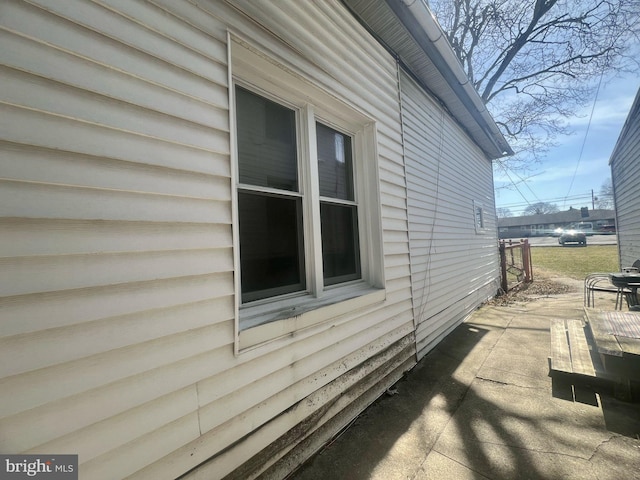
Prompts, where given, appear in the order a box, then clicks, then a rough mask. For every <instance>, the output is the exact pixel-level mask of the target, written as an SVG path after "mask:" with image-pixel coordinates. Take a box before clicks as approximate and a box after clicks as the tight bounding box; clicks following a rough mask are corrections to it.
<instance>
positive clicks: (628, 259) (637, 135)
mask: <svg viewBox="0 0 640 480" xmlns="http://www.w3.org/2000/svg"><path fill="white" fill-rule="evenodd" d="M610 164H611V181H612V184H613V190H614V195H615V207H616V229H617V232H618V249H619V251H620V268H624V267H628V266H630V265H633V263H634V262H635V261H636V260H638V259H640V195H638V185H639V182H640V168H638V165H639V164H640V94H637V95H636V99H635V101H634V103H633V106H632V107H631V110H630V112H629V116H628V117H627V120H626V122H625V125H624V127H623V129H622V133H621V134H620V138H619V139H618V142H617V144H616V147H615V149H614V152H613V153H612V155H611V160H610Z"/></svg>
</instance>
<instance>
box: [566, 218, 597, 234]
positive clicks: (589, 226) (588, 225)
mask: <svg viewBox="0 0 640 480" xmlns="http://www.w3.org/2000/svg"><path fill="white" fill-rule="evenodd" d="M569 229H570V230H579V231H581V232H584V234H585V235H587V236H589V237H590V236H591V235H593V223H592V222H579V223H572V224H571V225H569Z"/></svg>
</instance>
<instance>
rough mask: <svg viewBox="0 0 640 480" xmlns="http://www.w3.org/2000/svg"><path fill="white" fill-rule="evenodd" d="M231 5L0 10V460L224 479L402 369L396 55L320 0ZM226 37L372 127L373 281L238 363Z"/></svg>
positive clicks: (405, 301)
mask: <svg viewBox="0 0 640 480" xmlns="http://www.w3.org/2000/svg"><path fill="white" fill-rule="evenodd" d="M231 3H234V4H235V5H234V6H231V5H229V4H228V3H225V2H220V1H208V2H199V5H198V6H196V5H194V4H193V3H189V2H174V1H169V0H152V1H148V2H142V1H129V0H126V1H124V0H103V1H102V0H97V1H95V2H89V1H69V2H66V1H65V2H58V1H53V0H51V1H45V0H33V1H18V0H12V1H8V2H3V3H2V4H0V41H1V42H2V45H3V48H2V49H0V81H1V82H2V85H3V88H2V89H1V90H0V215H1V217H2V218H0V295H1V297H0V317H1V318H0V321H1V323H0V451H3V452H6V453H18V452H31V453H35V452H40V453H51V452H57V453H77V454H79V455H80V475H81V478H91V479H112V478H124V477H127V476H133V477H135V478H154V479H155V478H174V477H176V476H179V475H182V474H184V473H185V472H187V471H189V470H191V469H193V468H194V467H196V466H198V465H199V464H200V463H202V462H205V461H206V460H208V459H210V458H211V457H213V459H212V460H211V461H210V462H209V463H207V467H206V468H205V469H202V471H205V472H213V474H212V477H211V478H216V477H222V476H224V475H225V474H227V473H229V472H231V471H233V470H234V469H235V468H237V467H239V466H240V465H241V464H242V463H243V462H244V461H246V460H248V459H249V458H250V457H251V456H252V455H255V454H258V453H259V452H260V451H261V450H262V449H263V448H265V447H267V446H268V445H269V444H271V443H272V442H274V441H275V440H277V439H278V437H280V436H281V435H285V434H286V433H287V431H289V430H290V429H291V428H293V427H295V426H296V425H297V424H298V423H299V422H301V421H303V420H304V419H305V418H306V417H307V416H309V415H313V414H315V413H317V412H319V411H320V412H321V411H323V409H328V410H327V412H329V413H327V415H326V416H325V417H322V419H321V420H320V421H319V423H318V424H316V425H315V426H314V428H313V429H310V430H309V431H308V432H307V433H306V435H307V436H308V435H309V434H311V433H312V432H313V431H315V430H317V429H320V428H321V427H322V425H324V424H325V423H326V422H329V421H331V420H332V419H334V418H339V417H340V415H339V414H340V411H341V410H342V409H343V408H347V407H349V405H355V406H356V407H355V408H352V409H351V410H349V412H350V413H349V415H350V417H349V418H346V417H345V418H340V419H339V421H337V423H335V425H334V426H333V427H332V428H334V429H337V428H340V427H341V426H342V425H343V424H344V423H346V422H348V421H349V419H350V418H351V417H352V416H353V415H356V414H357V413H358V411H360V410H361V409H362V408H364V407H365V406H366V403H367V402H370V401H372V400H373V399H375V396H376V395H378V394H380V393H381V392H383V391H384V389H385V388H387V387H388V386H389V385H390V384H391V383H393V382H394V381H396V380H397V379H398V378H399V377H400V375H401V374H402V371H403V370H404V369H406V368H409V366H411V365H413V363H414V362H415V348H414V347H411V348H409V347H408V346H409V345H413V342H414V340H413V338H414V337H413V310H412V303H411V285H410V271H409V237H408V231H407V226H408V223H407V212H406V207H407V198H406V184H405V180H404V167H403V159H402V147H401V144H400V141H401V128H400V125H399V118H400V117H399V106H398V92H397V78H396V65H395V62H394V60H393V59H392V58H391V57H390V56H389V55H388V54H387V52H386V51H385V50H384V49H383V48H381V47H380V46H379V45H377V44H376V43H375V42H374V41H373V39H372V38H371V37H370V36H369V35H368V34H366V32H364V31H363V29H362V28H361V26H360V25H359V24H358V23H357V22H356V21H355V20H354V19H353V18H352V17H351V16H350V15H349V14H348V12H347V11H346V10H345V8H344V7H343V6H342V4H340V3H339V2H337V1H328V2H319V3H304V4H302V3H300V2H296V1H294V0H290V1H283V2H273V3H272V2H249V1H247V2H231ZM252 18H253V19H254V20H252ZM256 22H259V23H261V24H262V25H258V23H256ZM228 28H230V29H231V30H233V31H235V32H239V33H241V34H242V35H243V36H244V37H245V38H247V39H248V40H250V41H252V42H254V43H255V44H257V45H260V46H264V49H265V51H268V52H271V53H272V54H273V55H274V57H275V58H278V59H279V58H281V59H283V61H285V62H286V63H288V64H290V65H291V66H292V68H293V69H294V70H296V71H299V72H301V74H303V75H304V76H305V77H307V78H308V79H309V80H310V81H312V82H313V83H314V84H315V85H316V86H318V87H320V88H323V89H324V90H326V91H327V92H328V93H330V94H331V95H334V96H335V97H337V98H339V99H341V101H343V102H345V103H348V104H349V105H350V106H351V107H352V108H354V109H357V110H358V111H361V112H363V113H364V114H365V115H367V116H369V117H371V118H374V119H376V130H377V139H378V145H377V151H378V154H379V158H378V159H377V165H378V166H379V171H378V173H377V175H378V176H379V177H380V197H381V202H382V205H381V212H382V225H383V233H382V240H383V248H384V267H385V283H386V285H385V286H386V300H385V301H384V302H383V303H379V304H375V305H370V306H368V307H365V308H362V309H360V310H358V311H356V312H353V313H351V314H349V315H343V316H340V317H337V318H333V319H328V322H325V323H324V324H323V325H320V326H317V327H315V328H310V329H306V330H305V331H301V332H296V333H295V334H294V335H292V336H291V337H290V338H286V339H279V340H277V341H274V342H272V343H270V344H267V345H265V346H264V347H261V348H257V349H253V350H251V351H248V352H246V353H243V354H241V355H240V356H234V348H233V345H234V341H235V330H234V324H235V323H234V322H235V319H234V315H235V309H234V301H235V300H234V295H235V292H234V274H233V265H234V263H233V262H234V256H233V255H234V252H233V238H232V228H231V222H232V207H231V205H232V195H233V190H232V181H231V172H232V166H231V162H230V149H231V143H230V128H229V111H228V109H229V96H228V85H227V79H228V66H227V45H226V39H227V29H228ZM287 45H289V46H287ZM345 45H348V48H345ZM293 47H295V48H293ZM354 85H357V88H355V87H354ZM375 165H376V162H372V163H371V166H372V168H374V167H375ZM329 326H330V327H331V328H329ZM378 376H379V377H378ZM347 390H349V391H350V392H352V393H350V394H349V395H345V396H344V398H342V399H341V400H339V401H338V399H340V398H341V395H342V393H344V392H345V391H347ZM365 391H366V392H367V393H366V395H365ZM354 392H360V393H354ZM359 398H364V399H365V403H358V399H359ZM333 402H337V403H335V404H334V403H333ZM330 405H340V408H339V409H336V408H335V407H334V408H333V409H330V408H329V407H330ZM285 412H286V413H285ZM332 425H333V424H332ZM291 448H293V446H292V445H290V446H289V447H287V449H291ZM285 450H286V449H285ZM309 453H312V452H311V451H310V452H308V453H307V454H309ZM281 455H282V453H281V454H279V455H278V456H274V458H273V459H272V460H269V462H266V463H265V464H264V465H263V466H262V467H261V468H268V467H269V465H270V464H272V463H273V462H275V461H277V460H278V458H279V457H280V456H281ZM304 456H305V455H302V456H301V457H300V459H299V461H303V460H304ZM196 472H197V471H196ZM193 475H199V474H198V473H194V474H193Z"/></svg>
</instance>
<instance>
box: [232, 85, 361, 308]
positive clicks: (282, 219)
mask: <svg viewBox="0 0 640 480" xmlns="http://www.w3.org/2000/svg"><path fill="white" fill-rule="evenodd" d="M235 98H236V122H237V139H238V147H237V148H238V171H239V173H238V178H239V185H238V214H239V223H240V279H241V289H242V301H243V303H247V302H251V301H254V300H260V299H264V298H269V297H274V296H278V295H282V294H285V293H291V292H298V291H304V290H306V272H305V264H306V262H305V246H304V243H305V240H304V222H305V221H308V222H312V221H313V219H309V220H306V219H305V218H304V214H303V210H305V208H304V206H303V204H304V203H308V202H310V201H313V199H311V198H309V197H311V196H312V195H309V194H305V192H303V189H302V188H301V184H302V183H303V182H301V181H300V180H299V176H300V174H301V172H303V171H304V169H300V168H298V155H297V150H298V147H297V139H298V133H297V128H296V123H297V121H296V112H295V111H294V110H292V109H290V108H287V107H285V106H282V105H279V104H277V103H276V102H274V101H272V100H269V99H266V98H264V97H261V96H260V95H258V94H256V93H253V92H251V91H249V90H247V89H245V88H243V87H240V86H236V95H235ZM315 139H316V152H317V164H318V165H317V172H318V177H317V178H316V179H310V181H316V182H318V189H317V190H318V191H319V194H320V195H319V206H320V231H321V238H322V245H321V251H322V278H323V284H324V285H325V286H329V285H335V284H339V283H344V282H348V281H352V280H357V279H359V278H360V247H359V236H358V206H357V203H356V201H355V190H354V184H353V178H354V175H353V161H352V157H353V152H352V145H351V144H352V140H351V137H350V136H348V135H346V134H344V133H341V132H339V131H337V130H335V129H333V128H331V127H329V126H327V125H324V124H322V123H320V122H316V124H315ZM310 160H311V161H313V160H314V159H310ZM306 210H307V211H313V208H306ZM309 241H313V240H309Z"/></svg>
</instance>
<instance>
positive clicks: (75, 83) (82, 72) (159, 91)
mask: <svg viewBox="0 0 640 480" xmlns="http://www.w3.org/2000/svg"><path fill="white" fill-rule="evenodd" d="M0 41H1V42H2V43H3V46H4V47H5V48H3V49H1V50H0V64H4V65H6V66H7V67H11V68H12V69H15V70H18V71H23V72H27V73H30V74H32V75H37V76H39V77H42V78H43V79H50V80H52V81H55V82H58V83H61V84H65V85H69V86H72V87H76V88H79V89H82V90H86V91H88V92H94V93H96V94H99V95H102V96H104V97H108V98H113V99H116V100H120V101H123V102H127V103H130V104H132V105H138V106H141V107H144V108H147V109H150V110H155V111H158V112H162V113H165V114H167V115H171V116H173V117H175V118H182V119H184V120H187V121H190V122H193V123H197V124H200V125H205V126H208V127H211V128H217V129H220V130H223V131H228V130H229V121H228V115H226V114H224V112H227V111H228V109H227V107H216V106H212V105H210V104H207V103H205V102H202V101H200V100H197V99H195V98H193V97H190V96H188V95H186V94H183V93H180V92H178V91H176V90H172V89H168V88H166V87H163V86H161V85H157V84H154V83H150V82H149V81H145V80H144V79H141V78H138V77H136V76H133V75H130V74H128V73H126V72H124V71H119V70H114V69H112V68H109V67H108V66H105V65H102V64H100V63H96V62H93V61H91V60H90V59H87V58H84V57H78V56H76V55H73V54H71V53H68V52H65V51H62V50H59V49H56V48H55V47H53V46H51V45H43V44H41V43H38V42H37V41H35V40H33V39H30V38H25V37H20V36H17V35H14V34H11V33H10V32H3V31H2V30H0ZM215 113H218V115H216V114H215Z"/></svg>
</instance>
